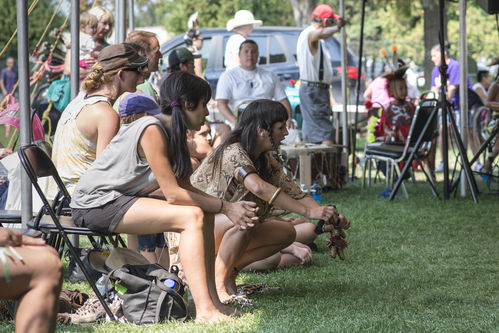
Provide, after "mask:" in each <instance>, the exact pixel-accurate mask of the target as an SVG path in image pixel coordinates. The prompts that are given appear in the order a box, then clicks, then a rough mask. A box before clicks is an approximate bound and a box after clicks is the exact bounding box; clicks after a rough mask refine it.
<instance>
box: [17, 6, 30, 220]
mask: <svg viewBox="0 0 499 333" xmlns="http://www.w3.org/2000/svg"><path fill="white" fill-rule="evenodd" d="M27 8H28V0H17V8H16V11H17V66H18V70H19V110H20V112H19V113H20V131H19V135H20V137H21V145H27V144H30V143H31V112H30V105H29V94H30V92H29V63H28V56H29V50H28V9H27ZM21 169H22V170H21V222H22V226H23V228H26V227H27V223H28V221H29V220H31V218H33V202H32V192H31V182H30V180H29V178H28V175H27V173H26V172H25V171H24V168H21Z"/></svg>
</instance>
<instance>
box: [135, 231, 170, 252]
mask: <svg viewBox="0 0 499 333" xmlns="http://www.w3.org/2000/svg"><path fill="white" fill-rule="evenodd" d="M137 238H138V240H139V251H145V252H154V251H155V250H156V248H160V249H164V248H165V247H166V242H165V235H164V234H163V233H162V232H160V233H157V234H148V235H137Z"/></svg>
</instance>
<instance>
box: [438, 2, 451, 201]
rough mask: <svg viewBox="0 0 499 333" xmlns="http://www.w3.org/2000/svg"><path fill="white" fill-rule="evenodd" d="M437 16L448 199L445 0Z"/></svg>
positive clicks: (439, 3) (444, 159)
mask: <svg viewBox="0 0 499 333" xmlns="http://www.w3.org/2000/svg"><path fill="white" fill-rule="evenodd" d="M438 9H439V17H440V22H439V24H440V33H439V36H438V37H439V42H440V59H441V60H440V68H439V71H440V107H441V108H442V154H443V162H444V199H446V200H449V152H448V147H449V141H448V140H449V139H448V133H449V131H448V129H447V116H449V117H451V116H452V114H450V113H451V112H452V110H450V106H449V104H448V102H447V62H446V60H445V47H444V44H445V32H444V27H445V22H444V12H445V1H444V0H439V2H438Z"/></svg>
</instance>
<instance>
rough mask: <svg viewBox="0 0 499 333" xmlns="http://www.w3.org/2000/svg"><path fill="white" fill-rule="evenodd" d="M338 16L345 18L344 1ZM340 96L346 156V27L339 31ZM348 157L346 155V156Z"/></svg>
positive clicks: (347, 149)
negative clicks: (341, 99)
mask: <svg viewBox="0 0 499 333" xmlns="http://www.w3.org/2000/svg"><path fill="white" fill-rule="evenodd" d="M340 16H341V17H345V0H340ZM341 74H342V75H341V96H342V98H343V113H342V118H341V120H342V122H341V127H342V128H343V131H342V134H343V152H345V153H347V154H348V151H349V148H350V147H349V146H348V118H347V106H348V104H349V98H348V97H349V96H347V84H348V81H347V79H348V73H347V32H346V26H345V27H343V29H341ZM347 156H348V155H347Z"/></svg>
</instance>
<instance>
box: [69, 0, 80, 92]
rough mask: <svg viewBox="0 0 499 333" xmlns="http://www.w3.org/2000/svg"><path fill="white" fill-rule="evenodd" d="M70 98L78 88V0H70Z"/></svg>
mask: <svg viewBox="0 0 499 333" xmlns="http://www.w3.org/2000/svg"><path fill="white" fill-rule="evenodd" d="M71 44H72V45H73V47H72V48H71V99H74V98H75V97H76V96H77V95H78V92H79V90H80V48H79V45H80V0H71Z"/></svg>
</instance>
